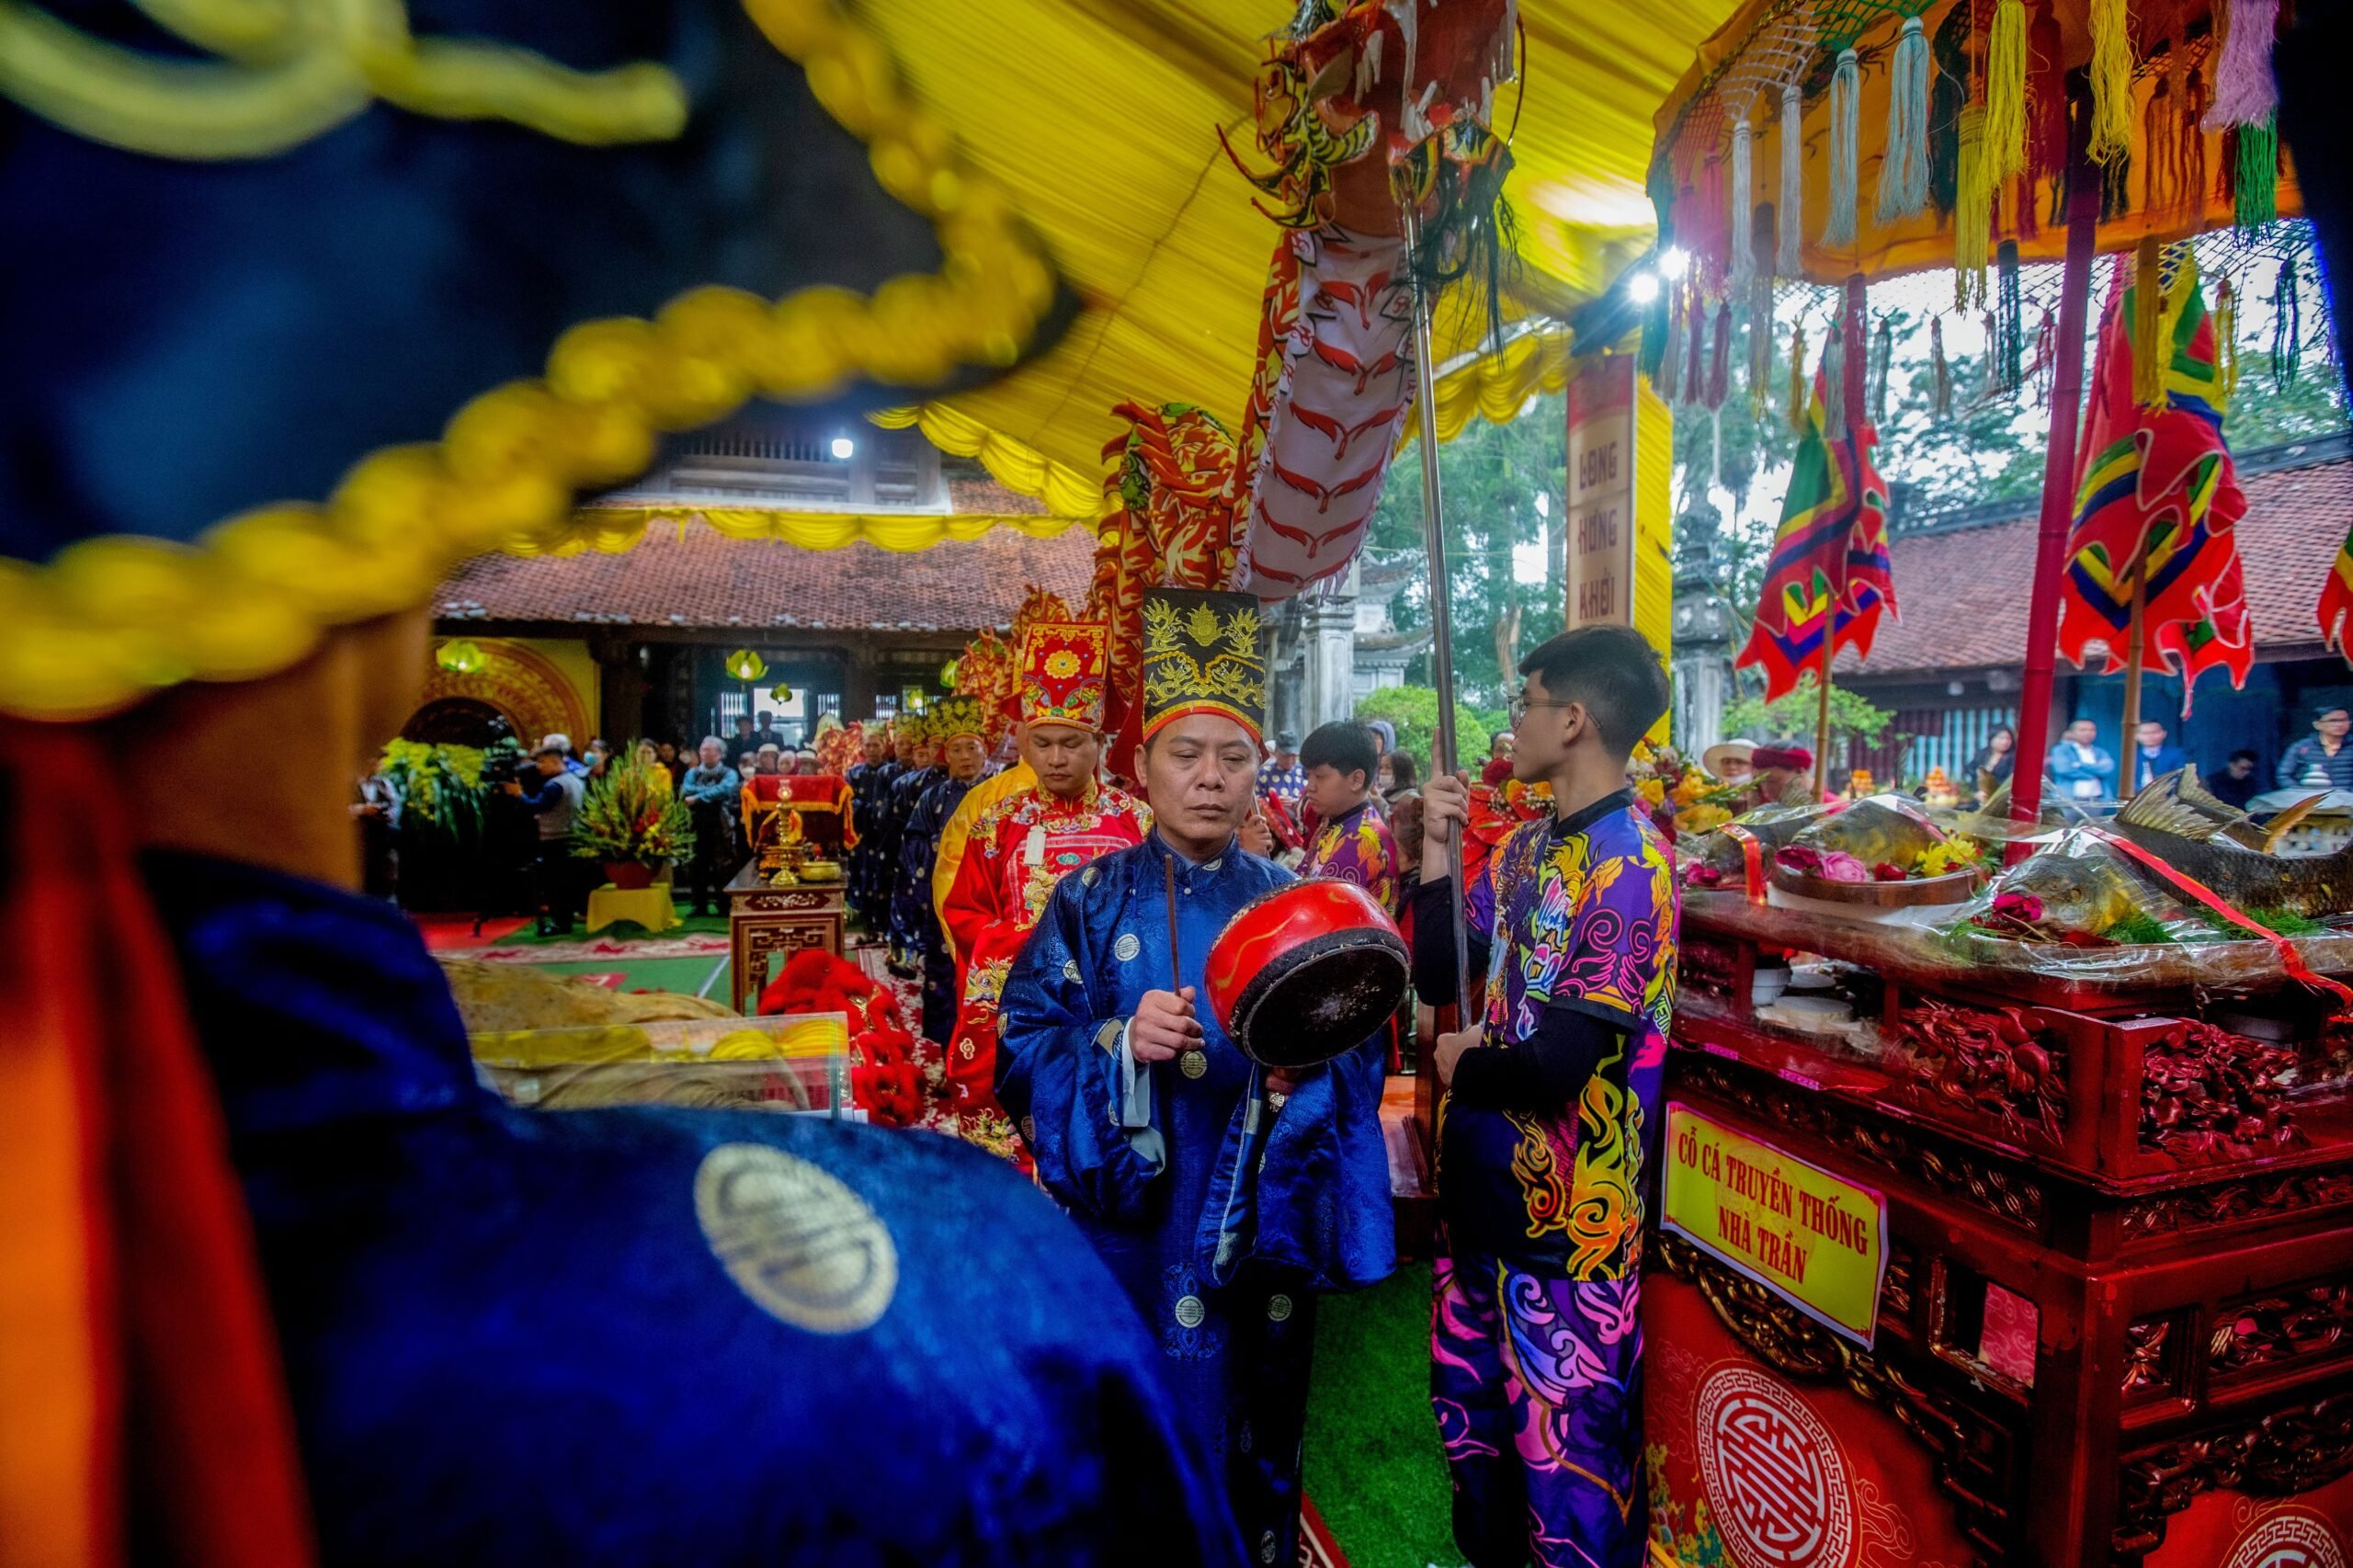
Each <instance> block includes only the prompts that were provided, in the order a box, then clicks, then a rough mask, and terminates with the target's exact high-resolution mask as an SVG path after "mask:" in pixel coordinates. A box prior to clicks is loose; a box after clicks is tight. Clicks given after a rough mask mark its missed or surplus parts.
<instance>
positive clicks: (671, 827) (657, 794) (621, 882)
mask: <svg viewBox="0 0 2353 1568" xmlns="http://www.w3.org/2000/svg"><path fill="white" fill-rule="evenodd" d="M636 757H637V748H636V747H634V746H631V747H629V748H628V749H627V750H625V751H623V752H622V753H621V754H620V756H617V757H615V758H614V759H613V760H612V762H611V764H610V765H609V766H608V767H607V769H606V772H605V777H603V778H598V779H596V780H594V781H592V782H591V783H590V784H589V786H588V792H587V795H586V797H585V799H584V800H583V801H581V802H580V812H579V814H578V815H577V816H576V817H574V819H573V824H572V852H573V854H574V855H575V856H577V857H579V858H581V859H583V860H601V861H603V862H604V865H605V875H606V876H607V877H608V879H610V881H612V884H613V885H614V886H615V887H617V888H644V887H651V886H652V885H653V884H654V868H655V867H657V866H659V865H661V864H663V863H664V862H665V861H669V860H676V859H678V858H682V857H684V856H685V855H687V854H688V853H689V852H690V851H691V846H692V845H693V843H694V824H693V822H692V820H691V819H690V818H689V817H688V814H687V806H686V802H685V801H681V800H679V799H678V798H677V796H676V794H674V793H673V792H672V791H670V790H666V789H664V788H662V787H661V786H659V785H656V784H655V783H654V767H647V766H645V765H643V764H642V763H640V762H638V761H637V760H636ZM659 766H660V765H659V764H656V765H655V767H659ZM667 781H668V780H667V778H665V780H664V782H665V783H666V782H667Z"/></svg>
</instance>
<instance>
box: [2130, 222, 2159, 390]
mask: <svg viewBox="0 0 2353 1568" xmlns="http://www.w3.org/2000/svg"><path fill="white" fill-rule="evenodd" d="M2163 255H2164V247H2163V246H2162V245H2160V244H2158V243H2157V242H2156V241H2155V240H2154V239H2151V238H2143V240H2142V241H2141V243H2140V244H2139V245H2138V246H2136V247H2135V248H2134V250H2133V252H2132V323H2131V330H2132V401H2133V402H2134V403H2139V404H2140V405H2141V406H2142V407H2143V408H2155V407H2160V406H2162V405H2163V404H2164V403H2165V358H2166V356H2165V353H2164V352H2163V351H2162V349H2161V348H2160V347H2159V346H2158V342H2157V337H2158V332H2159V324H2160V323H2162V322H2163V321H2164V319H2165V279H2164V278H2162V277H2161V276H2160V273H2159V267H2158V262H2159V259H2160V257H2161V256H2163Z"/></svg>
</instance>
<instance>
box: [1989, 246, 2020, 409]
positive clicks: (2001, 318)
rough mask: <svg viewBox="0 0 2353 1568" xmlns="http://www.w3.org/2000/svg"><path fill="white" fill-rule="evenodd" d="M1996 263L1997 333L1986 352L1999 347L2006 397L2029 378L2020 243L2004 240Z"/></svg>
mask: <svg viewBox="0 0 2353 1568" xmlns="http://www.w3.org/2000/svg"><path fill="white" fill-rule="evenodd" d="M1994 270H1995V278H1996V279H1997V284H1996V287H1995V295H1994V320H1995V326H1996V329H1997V330H1996V335H1995V339H1994V341H1992V342H1989V343H1988V344H1986V346H1985V350H1986V352H1987V353H1989V354H1992V353H1995V350H1996V349H1998V350H1999V354H1998V364H1999V368H2000V375H1999V376H1998V377H1997V380H1998V381H1999V383H2000V387H2001V392H2002V395H2003V396H2004V397H2014V396H2016V395H2017V394H2018V388H2019V387H2021V386H2023V385H2024V384H2025V382H2026V366H2025V359H2026V306H2025V302H2024V301H2023V300H2022V299H2021V297H2020V295H2019V292H2018V241H2016V240H2004V241H2003V242H2002V243H2001V244H2000V246H1999V247H1998V248H1997V249H1996V251H1995V265H1994Z"/></svg>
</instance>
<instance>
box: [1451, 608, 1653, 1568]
mask: <svg viewBox="0 0 2353 1568" xmlns="http://www.w3.org/2000/svg"><path fill="white" fill-rule="evenodd" d="M1519 669H1520V674H1521V676H1522V677H1523V680H1524V684H1523V687H1522V689H1521V693H1520V696H1519V697H1518V699H1517V700H1516V701H1515V702H1514V703H1513V705H1512V731H1513V734H1514V736H1515V745H1514V749H1513V752H1512V757H1511V767H1512V773H1513V776H1514V777H1515V778H1518V779H1520V780H1521V781H1522V782H1524V783H1529V784H1533V783H1536V782H1538V781H1542V782H1545V783H1548V784H1550V785H1551V786H1552V801H1553V809H1552V813H1551V814H1550V815H1549V816H1546V817H1542V818H1540V819H1539V820H1537V821H1534V822H1530V823H1527V824H1523V825H1521V826H1520V827H1518V828H1517V829H1515V830H1513V832H1512V834H1511V835H1510V836H1509V837H1508V838H1506V839H1505V840H1504V842H1503V844H1502V846H1500V847H1499V848H1497V849H1496V851H1495V854H1494V855H1493V856H1491V857H1490V858H1488V860H1487V862H1486V864H1485V865H1484V867H1483V868H1482V869H1481V871H1480V874H1479V877H1478V879H1477V880H1476V881H1474V882H1473V883H1472V886H1471V887H1470V889H1469V891H1468V895H1467V897H1466V898H1465V900H1464V918H1465V921H1466V923H1467V925H1468V926H1469V933H1468V934H1469V937H1470V943H1469V945H1470V952H1471V961H1472V966H1473V972H1474V973H1483V974H1484V975H1485V976H1486V983H1485V990H1484V993H1483V1007H1482V1013H1483V1016H1482V1017H1480V1018H1479V1019H1478V1020H1477V1021H1476V1023H1475V1024H1474V1025H1473V1027H1472V1028H1466V1029H1464V1030H1462V1031H1461V1032H1460V1033H1456V1034H1449V1035H1445V1036H1442V1037H1440V1039H1439V1040H1438V1051H1437V1053H1436V1057H1435V1064H1436V1067H1437V1071H1438V1081H1439V1083H1440V1084H1441V1085H1444V1086H1445V1088H1446V1099H1445V1100H1444V1102H1443V1103H1442V1104H1441V1106H1440V1108H1439V1113H1438V1126H1439V1138H1438V1199H1439V1213H1440V1216H1441V1218H1442V1221H1443V1241H1442V1243H1441V1245H1440V1248H1439V1256H1438V1264H1437V1278H1436V1286H1437V1292H1438V1301H1437V1311H1436V1312H1435V1314H1434V1317H1433V1323H1432V1335H1431V1368H1430V1400H1431V1404H1432V1407H1433V1408H1434V1410H1435V1411H1436V1413H1437V1416H1438V1435H1439V1437H1440V1438H1441V1440H1442V1441H1443V1442H1444V1444H1445V1447H1446V1454H1447V1463H1448V1465H1449V1469H1450V1470H1451V1471H1452V1472H1453V1479H1454V1535H1455V1542H1456V1544H1457V1545H1458V1546H1459V1547H1461V1551H1462V1552H1463V1555H1464V1556H1465V1557H1467V1558H1468V1559H1470V1561H1471V1562H1472V1564H1473V1568H1502V1565H1505V1564H1509V1565H1512V1568H1518V1564H1521V1563H1524V1562H1527V1561H1528V1560H1529V1557H1530V1556H1531V1555H1532V1556H1533V1558H1534V1560H1535V1561H1536V1562H1537V1563H1538V1564H1540V1568H1571V1565H1574V1568H1636V1565H1637V1564H1639V1563H1641V1562H1643V1557H1644V1553H1645V1551H1646V1546H1645V1541H1646V1539H1647V1536H1648V1519H1647V1513H1646V1509H1645V1499H1646V1494H1647V1488H1646V1486H1645V1485H1644V1483H1643V1473H1642V1451H1643V1441H1642V1437H1643V1427H1642V1416H1643V1380H1642V1371H1643V1335H1642V1318H1641V1302H1642V1295H1641V1265H1642V1235H1643V1191H1644V1187H1645V1185H1646V1183H1645V1178H1644V1173H1645V1169H1646V1167H1647V1165H1649V1153H1650V1149H1651V1145H1652V1143H1653V1142H1654V1139H1655V1136H1656V1130H1657V1128H1658V1125H1659V1116H1660V1108H1659V1091H1660V1086H1661V1080H1662V1078H1663V1076H1664V1072H1665V1061H1666V1027H1667V1020H1668V1016H1669V1014H1670V1012H1671V1010H1672V1008H1673V1006H1674V1001H1675V934H1676V912H1677V911H1676V884H1675V876H1674V871H1673V866H1672V863H1671V861H1670V859H1669V858H1668V854H1667V850H1666V846H1665V844H1664V842H1663V841H1662V840H1661V839H1660V837H1659V835H1658V833H1657V830H1656V829H1655V828H1654V827H1653V826H1652V825H1651V822H1650V819H1649V817H1648V815H1647V814H1645V812H1643V809H1642V807H1641V806H1640V805H1639V804H1638V803H1637V801H1635V798H1634V794H1633V791H1632V790H1631V788H1630V786H1629V784H1628V782H1627V777H1626V767H1627V756H1628V754H1629V753H1630V752H1631V750H1632V748H1633V745H1634V744H1635V742H1637V741H1639V740H1640V739H1642V737H1643V733H1645V732H1646V731H1647V730H1649V728H1650V727H1651V726H1652V725H1653V724H1654V723H1655V722H1657V721H1658V719H1659V716H1660V715H1661V714H1663V713H1664V712H1665V710H1666V705H1667V699H1668V689H1667V682H1666V676H1665V672H1664V671H1663V670H1662V669H1661V668H1660V667H1659V662H1658V657H1657V655H1656V654H1655V653H1653V652H1652V651H1651V648H1650V645H1649V643H1648V642H1645V641H1644V640H1643V637H1642V636H1641V634H1640V633H1638V632H1636V631H1632V630H1631V628H1627V627H1618V626H1589V627H1581V628H1579V629H1578V630H1576V631H1571V632H1567V633H1565V634H1563V635H1562V636H1559V637H1556V638H1554V639H1552V641H1551V642H1547V643H1545V644H1544V645H1543V646H1542V647H1540V648H1539V649H1537V650H1536V651H1535V652H1534V653H1530V654H1529V655H1528V657H1527V658H1526V659H1524V660H1522V661H1521V662H1520V666H1519ZM1469 795H1470V791H1469V788H1468V786H1467V783H1466V782H1465V781H1464V780H1461V779H1459V778H1435V779H1432V780H1431V782H1430V784H1429V786H1428V788H1427V790H1425V791H1424V801H1425V806H1424V811H1425V822H1424V829H1423V853H1422V879H1423V883H1422V888H1421V891H1420V893H1419V895H1418V898H1419V903H1418V906H1417V908H1416V911H1415V955H1414V957H1415V985H1416V987H1417V989H1418V990H1419V991H1420V993H1421V996H1422V999H1423V1000H1424V1001H1426V1002H1429V1003H1433V1004H1443V1003H1446V1002H1450V1001H1453V1000H1454V999H1455V995H1456V983H1455V982H1456V971H1455V962H1454V944H1453V937H1452V932H1451V928H1450V925H1449V920H1450V913H1451V912H1450V910H1449V887H1448V866H1447V853H1446V851H1447V846H1448V845H1449V844H1450V843H1452V842H1453V841H1454V840H1455V837H1456V835H1458V834H1460V833H1461V831H1462V828H1463V824H1464V823H1465V821H1466V820H1467V818H1468V814H1469Z"/></svg>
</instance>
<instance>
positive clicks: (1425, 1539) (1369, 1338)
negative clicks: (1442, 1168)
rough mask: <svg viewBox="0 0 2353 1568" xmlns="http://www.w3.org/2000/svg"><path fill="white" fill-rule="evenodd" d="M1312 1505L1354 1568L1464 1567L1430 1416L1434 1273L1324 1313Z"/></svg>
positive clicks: (1311, 1447)
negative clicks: (1455, 1537) (1454, 1565)
mask: <svg viewBox="0 0 2353 1568" xmlns="http://www.w3.org/2000/svg"><path fill="white" fill-rule="evenodd" d="M1315 1312H1316V1319H1315V1371H1314V1377H1313V1381H1312V1382H1311V1383H1310V1385H1309V1388H1308V1395H1307V1444H1306V1456H1305V1467H1306V1484H1307V1495H1308V1497H1309V1499H1310V1500H1311V1501H1313V1503H1314V1505H1315V1508H1316V1511H1317V1512H1318V1513H1320V1514H1322V1515H1323V1516H1324V1524H1325V1526H1327V1527H1328V1528H1330V1530H1331V1532H1332V1536H1333V1539H1334V1540H1336V1541H1337V1542H1339V1545H1340V1550H1341V1551H1345V1552H1346V1553H1347V1558H1348V1562H1349V1565H1350V1568H1427V1565H1428V1564H1430V1563H1434V1562H1435V1563H1440V1564H1453V1563H1459V1562H1461V1561H1462V1555H1461V1552H1459V1551H1456V1550H1455V1547H1454V1532H1453V1528H1452V1523H1451V1519H1452V1502H1451V1494H1450V1492H1449V1488H1448V1485H1447V1479H1446V1456H1445V1454H1444V1453H1443V1452H1442V1451H1441V1450H1440V1449H1439V1448H1438V1424H1437V1422H1436V1421H1435V1420H1434V1419H1433V1418H1432V1417H1431V1415H1430V1398H1429V1394H1430V1266H1429V1264H1428V1263H1427V1261H1421V1262H1415V1263H1407V1264H1403V1265H1401V1266H1399V1267H1398V1270H1397V1272H1396V1273H1395V1274H1394V1275H1392V1276H1391V1277H1390V1278H1388V1279H1387V1280H1385V1281H1383V1282H1382V1283H1381V1284H1379V1285H1376V1286H1374V1287H1373V1288H1372V1289H1371V1290H1360V1291H1357V1292H1355V1293H1353V1294H1350V1295H1345V1296H1325V1297H1324V1298H1323V1299H1322V1300H1321V1301H1318V1302H1317V1303H1316V1308H1315Z"/></svg>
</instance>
